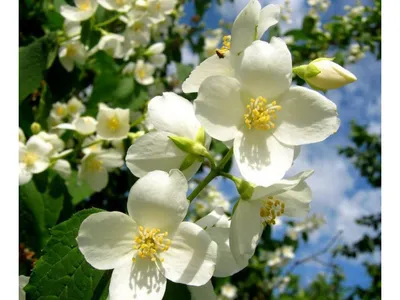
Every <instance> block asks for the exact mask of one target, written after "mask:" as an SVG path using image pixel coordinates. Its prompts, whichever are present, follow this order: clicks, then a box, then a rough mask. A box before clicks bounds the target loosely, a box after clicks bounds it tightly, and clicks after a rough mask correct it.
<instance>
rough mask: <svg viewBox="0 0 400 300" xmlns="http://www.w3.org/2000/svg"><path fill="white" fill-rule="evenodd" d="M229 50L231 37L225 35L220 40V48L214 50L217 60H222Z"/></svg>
mask: <svg viewBox="0 0 400 300" xmlns="http://www.w3.org/2000/svg"><path fill="white" fill-rule="evenodd" d="M230 49H231V36H230V35H225V36H224V37H223V38H222V47H221V48H219V49H216V50H215V52H216V53H217V55H218V57H219V58H224V57H225V54H226V53H227V52H228V51H229V50H230Z"/></svg>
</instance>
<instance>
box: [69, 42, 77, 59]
mask: <svg viewBox="0 0 400 300" xmlns="http://www.w3.org/2000/svg"><path fill="white" fill-rule="evenodd" d="M75 54H76V48H75V47H74V45H71V44H69V45H67V56H68V57H72V56H75Z"/></svg>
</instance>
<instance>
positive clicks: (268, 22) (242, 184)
mask: <svg viewBox="0 0 400 300" xmlns="http://www.w3.org/2000/svg"><path fill="white" fill-rule="evenodd" d="M176 4H177V1H176V0H136V1H130V0H118V1H117V0H98V1H96V0H76V1H75V6H69V5H64V6H62V7H61V14H62V15H63V16H64V18H65V19H66V22H65V35H66V37H67V39H66V40H65V41H64V43H63V45H62V46H61V48H60V53H59V57H60V61H61V63H62V65H63V66H64V68H65V69H66V70H67V71H71V70H73V68H74V65H75V64H82V63H84V61H85V59H86V58H87V57H89V56H91V55H94V53H96V52H97V51H105V52H106V53H108V55H109V56H112V57H113V58H114V59H119V60H125V61H129V58H130V57H131V56H135V58H136V62H135V63H133V62H129V63H127V64H126V65H124V67H123V68H122V69H121V71H122V73H123V74H125V75H126V76H134V77H135V78H136V81H137V82H138V83H140V84H141V85H151V84H153V83H154V81H155V80H154V76H153V75H154V72H155V70H156V68H161V67H163V66H164V64H165V63H166V57H165V55H164V54H163V52H164V50H165V44H164V43H163V42H162V41H161V40H162V32H163V28H164V27H163V26H169V25H168V24H169V23H170V22H173V20H172V18H171V15H172V14H173V13H176V10H175V6H176ZM99 5H100V6H102V7H103V8H105V9H106V10H110V11H115V12H116V15H115V16H116V18H115V20H111V21H110V22H114V21H117V20H118V22H121V23H122V25H123V26H122V27H118V28H123V29H121V30H122V31H120V32H119V33H109V32H105V31H104V30H103V29H101V27H102V26H101V24H97V25H94V26H95V28H98V30H99V31H100V32H101V34H102V37H101V38H100V40H99V42H98V43H97V45H96V46H94V47H93V48H91V49H88V48H87V47H86V46H83V44H82V43H81V42H80V40H79V39H80V33H81V27H80V26H81V25H80V22H82V21H84V20H88V19H90V18H91V17H92V16H93V15H94V14H95V12H96V10H97V9H98V6H99ZM280 18H281V16H280V7H279V6H277V5H272V4H271V5H268V6H265V7H263V8H262V7H261V4H260V3H259V1H258V0H250V1H249V2H248V4H247V5H246V6H245V8H244V9H243V10H242V11H241V12H240V13H239V15H238V16H237V18H236V20H235V22H234V23H233V26H232V29H231V34H230V35H226V36H223V37H221V35H222V31H221V30H215V31H214V32H212V33H211V35H212V36H214V37H210V39H209V40H208V42H207V43H206V48H205V52H206V53H208V54H211V49H213V53H214V54H213V55H211V56H210V57H208V58H207V59H206V60H204V61H203V62H202V63H201V64H200V65H199V66H198V67H196V68H195V69H194V70H193V71H192V72H191V74H190V75H189V77H188V78H187V79H186V80H185V81H184V83H183V85H182V91H183V92H184V93H186V94H188V93H197V95H196V96H195V97H194V98H195V100H194V101H193V102H191V101H189V100H187V99H186V98H184V97H182V96H180V95H178V94H176V93H174V92H163V93H162V95H157V96H155V97H153V98H152V99H151V100H150V101H148V105H147V112H146V119H145V121H144V117H143V118H139V121H137V120H136V121H133V119H134V116H133V114H132V112H131V111H130V110H129V109H122V108H118V107H109V106H108V105H106V104H105V103H100V104H99V105H98V112H97V116H96V118H94V117H91V116H89V115H84V113H85V105H84V104H83V103H82V102H81V101H80V100H79V99H77V98H75V97H74V98H72V99H70V100H69V101H68V102H67V103H61V102H57V103H55V104H54V105H53V108H52V109H51V112H50V116H49V132H46V131H44V130H41V128H40V126H39V127H38V126H37V124H32V133H33V135H32V136H31V137H30V138H29V139H28V140H27V141H25V134H24V132H22V131H20V134H19V141H20V159H19V160H20V184H25V183H27V182H29V181H30V180H31V178H32V177H33V176H34V175H33V174H38V173H41V172H43V171H45V170H46V169H47V168H53V169H54V171H56V172H57V173H59V174H60V176H62V177H63V178H67V177H68V176H70V174H71V172H72V168H71V164H70V161H71V162H73V166H75V165H76V168H77V174H78V178H79V180H80V181H85V182H86V183H87V184H88V185H89V186H90V187H91V188H92V189H93V191H101V190H103V189H104V188H105V187H106V186H107V184H108V178H109V173H110V172H113V171H114V170H119V169H121V168H122V167H123V165H124V158H125V163H126V167H127V169H129V171H130V172H131V173H132V174H133V175H135V176H136V177H137V178H138V180H137V181H136V182H135V183H134V185H133V186H132V187H131V189H130V191H129V195H128V200H127V212H128V214H124V213H122V212H117V211H114V212H108V211H103V212H99V213H95V214H92V215H90V216H89V217H87V218H86V219H85V220H84V221H83V222H82V224H81V225H80V228H79V233H78V236H77V243H78V248H79V250H80V252H81V253H82V254H83V256H84V257H85V259H86V261H87V262H88V263H89V264H90V265H91V266H92V267H94V268H96V269H99V270H111V269H112V270H113V272H112V276H111V282H110V285H109V298H110V299H111V300H113V299H162V298H163V296H164V293H165V290H166V286H167V280H169V281H172V282H176V283H181V284H185V285H187V286H188V289H189V291H190V293H191V294H192V296H193V298H195V299H215V298H216V295H215V294H214V291H213V287H212V283H211V278H212V277H213V276H215V277H227V276H231V275H233V274H235V273H237V272H239V271H241V270H242V269H244V268H245V267H246V266H247V265H248V264H249V263H250V262H251V259H252V257H253V256H254V253H255V251H256V247H257V245H258V242H259V240H260V238H261V235H262V233H263V230H264V229H265V228H266V227H267V226H273V225H275V224H277V223H278V222H279V218H280V217H282V216H287V217H294V218H305V217H306V216H307V214H308V212H309V211H310V203H311V201H312V192H311V188H310V187H309V185H308V184H307V183H306V180H307V179H308V178H309V177H310V176H311V175H312V174H313V172H314V171H313V170H306V171H303V172H300V173H298V174H296V175H294V176H292V177H287V176H286V173H287V172H288V170H289V169H290V168H291V166H292V165H293V163H294V160H295V159H296V158H297V156H298V154H299V151H300V147H301V146H303V145H307V144H312V143H317V142H322V141H324V140H325V139H327V138H328V137H329V136H330V135H332V134H334V133H335V132H336V131H337V130H338V128H339V125H340V120H339V118H338V114H337V110H336V105H335V104H334V103H333V102H332V101H331V100H329V99H328V98H326V97H325V96H324V95H323V94H321V93H320V92H318V91H316V90H328V89H334V88H339V87H341V86H343V85H345V84H348V83H350V82H353V81H354V80H356V78H355V76H354V75H352V74H351V73H350V72H348V71H347V70H345V69H343V68H342V67H340V66H338V65H337V64H335V63H333V62H332V60H331V59H327V58H320V59H317V60H315V61H312V62H311V63H310V64H308V65H303V66H300V67H297V68H294V69H293V65H292V56H291V53H290V51H289V49H288V47H287V45H286V43H285V41H284V40H283V39H281V38H278V37H273V38H272V39H271V40H270V41H269V42H266V41H264V40H262V37H263V36H264V33H265V32H266V31H267V30H268V29H269V28H270V27H271V26H274V25H276V24H277V23H278V22H279V20H280ZM155 28H157V30H154V29H155ZM155 31H156V32H157V33H154V32H155ZM220 37H221V38H222V46H221V47H219V48H217V47H218V46H217V45H218V44H219V42H217V40H220ZM213 39H214V40H213ZM150 41H156V42H154V43H152V44H151V45H150ZM293 72H294V73H295V74H297V75H298V76H300V77H302V78H304V79H305V80H306V81H307V83H308V84H309V85H310V86H311V87H312V89H310V88H306V87H300V86H292V73H293ZM141 123H143V124H141ZM138 127H139V129H143V130H140V131H136V132H131V130H133V131H134V130H135V129H137V128H138ZM133 128H135V129H133ZM66 132H68V134H65V133H66ZM60 137H63V138H64V139H65V140H66V141H64V140H63V139H61V138H60ZM213 140H214V142H215V141H219V142H220V143H221V144H223V145H225V146H226V147H227V148H228V150H227V151H226V152H225V155H224V156H223V157H222V158H220V159H216V157H214V155H213V154H212V152H211V151H210V146H211V143H212V142H213ZM126 142H128V143H129V142H131V143H130V144H129V145H128V144H127V143H126ZM66 145H67V147H66ZM126 146H129V148H128V149H127V150H126V151H125V147H126ZM67 157H69V158H70V161H68V160H66V158H67ZM231 158H232V159H233V161H234V162H235V163H236V165H237V167H238V170H239V172H240V176H233V175H231V174H229V173H228V172H227V171H226V170H225V168H224V167H225V166H226V164H227V163H228V162H229V161H230V159H231ZM204 161H207V166H208V167H209V168H207V169H208V171H209V173H208V175H207V176H206V177H205V178H204V179H203V180H198V178H197V177H195V178H196V180H193V182H196V183H197V185H195V186H191V187H190V190H191V193H190V195H188V191H189V183H188V181H189V180H190V179H192V178H193V177H194V175H195V174H196V173H197V172H198V170H199V169H200V168H201V166H202V165H203V163H204ZM217 176H222V177H225V178H227V179H229V180H231V181H232V182H233V183H234V184H235V186H236V188H237V191H238V194H239V199H238V200H237V201H236V203H232V204H233V205H231V203H230V202H228V201H227V200H226V199H225V198H224V197H223V196H222V194H221V193H219V192H218V191H217V190H216V189H215V188H213V187H212V186H208V184H209V183H210V182H211V181H212V180H213V179H214V178H215V177H217ZM196 196H199V198H200V199H197V200H196V201H193V200H194V199H195V198H196ZM192 201H193V202H192ZM191 204H193V205H192V208H190V205H191ZM201 205H203V209H202V210H201V207H200V206H201ZM193 207H194V210H195V211H196V212H197V214H198V215H199V216H200V217H201V218H200V219H197V218H196V222H190V221H186V220H188V219H190V218H189V217H190V211H193ZM231 207H233V208H232V210H231ZM312 222H314V223H316V221H312ZM307 226H308V225H304V226H303V227H304V228H306V227H307ZM299 230H300V229H298V231H299ZM302 230H303V229H302ZM304 230H305V229H304ZM293 257H294V253H293V248H291V247H290V246H284V247H282V248H279V249H277V250H276V251H275V252H273V253H266V258H265V260H266V261H267V262H268V263H267V264H268V265H269V266H270V267H274V266H278V265H284V264H285V263H287V261H288V260H290V259H292V258H293ZM221 294H222V295H223V297H225V298H227V299H234V298H235V297H236V290H235V288H234V287H232V286H225V288H223V289H222V290H221Z"/></svg>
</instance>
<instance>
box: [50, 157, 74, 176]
mask: <svg viewBox="0 0 400 300" xmlns="http://www.w3.org/2000/svg"><path fill="white" fill-rule="evenodd" d="M53 170H54V171H56V172H57V174H58V175H60V176H61V177H62V178H64V179H67V178H68V177H69V176H71V165H70V163H69V161H68V160H65V159H58V160H57V161H56V162H55V164H54V166H53Z"/></svg>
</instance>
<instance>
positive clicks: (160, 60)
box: [145, 42, 167, 68]
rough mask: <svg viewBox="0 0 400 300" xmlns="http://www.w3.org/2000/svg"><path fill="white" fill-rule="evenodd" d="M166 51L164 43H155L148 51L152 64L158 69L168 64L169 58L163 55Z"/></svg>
mask: <svg viewBox="0 0 400 300" xmlns="http://www.w3.org/2000/svg"><path fill="white" fill-rule="evenodd" d="M164 50H165V44H164V43H161V42H160V43H155V44H153V45H151V46H150V47H149V49H147V50H146V52H145V54H147V55H148V57H149V60H150V62H151V63H152V64H153V65H154V66H155V67H157V68H162V67H163V66H164V65H165V63H166V62H167V57H166V56H165V55H164V54H163V51H164Z"/></svg>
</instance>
